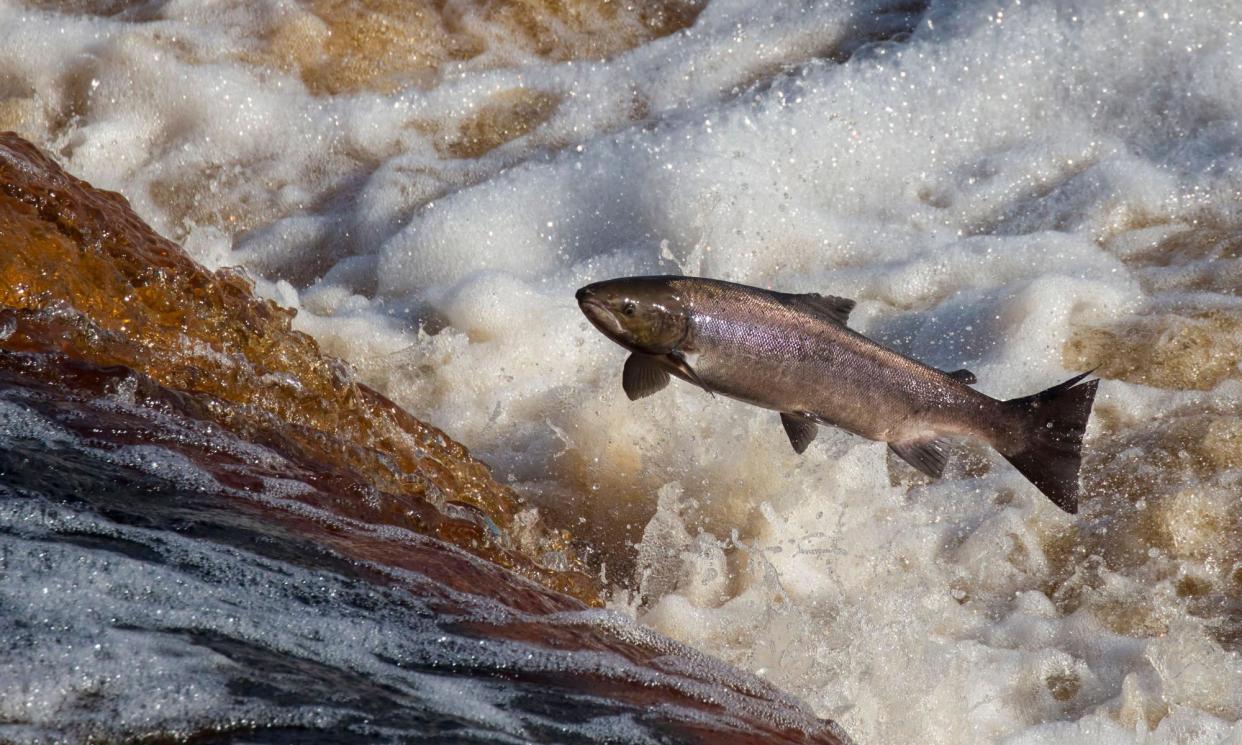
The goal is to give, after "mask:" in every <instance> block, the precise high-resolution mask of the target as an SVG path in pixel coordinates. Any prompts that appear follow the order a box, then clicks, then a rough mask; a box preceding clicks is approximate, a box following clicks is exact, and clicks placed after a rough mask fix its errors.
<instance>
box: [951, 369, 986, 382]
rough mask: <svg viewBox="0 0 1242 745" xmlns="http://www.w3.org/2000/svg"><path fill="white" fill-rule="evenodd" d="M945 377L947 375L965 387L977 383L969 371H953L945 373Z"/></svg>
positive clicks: (977, 380) (976, 379)
mask: <svg viewBox="0 0 1242 745" xmlns="http://www.w3.org/2000/svg"><path fill="white" fill-rule="evenodd" d="M945 375H948V376H949V377H950V378H953V379H954V380H956V381H958V382H959V383H965V384H966V385H974V384H975V383H978V382H979V379H978V378H976V377H975V374H974V373H972V372H971V371H970V370H965V369H963V370H954V371H953V372H946V373H945Z"/></svg>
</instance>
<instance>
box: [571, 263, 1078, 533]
mask: <svg viewBox="0 0 1242 745" xmlns="http://www.w3.org/2000/svg"><path fill="white" fill-rule="evenodd" d="M577 300H578V305H579V307H580V308H581V309H582V312H583V313H584V314H586V317H587V318H588V319H590V321H591V323H593V324H594V325H595V327H596V328H598V329H599V330H600V331H602V332H603V333H604V335H605V336H607V337H608V338H610V339H612V340H613V341H615V342H617V343H618V344H620V345H621V346H623V347H625V348H626V349H628V350H630V352H631V354H630V356H629V358H628V359H626V361H625V368H624V371H623V373H622V376H621V382H622V386H623V387H624V388H625V393H626V395H627V396H629V398H630V400H636V399H639V398H642V397H644V396H650V395H651V394H653V393H656V392H657V391H660V390H661V389H663V388H664V387H665V386H666V385H668V381H669V376H671V375H674V376H677V377H678V378H681V379H682V380H685V381H687V382H689V383H691V384H693V385H696V386H698V387H700V388H702V389H703V390H705V391H707V392H708V393H712V394H715V393H719V394H721V395H723V396H728V397H730V398H734V399H737V400H739V401H744V402H746V403H749V404H753V405H755V406H761V407H763V408H765V409H773V410H775V411H778V412H780V417H781V424H783V425H784V427H785V432H786V434H788V435H789V442H790V444H792V445H793V448H794V450H795V451H796V452H798V453H799V454H801V453H802V452H804V451H805V450H806V449H807V447H808V446H809V445H810V444H811V441H812V440H814V439H815V435H816V434H817V432H818V428H817V425H819V424H827V425H833V426H836V427H840V428H841V429H844V430H846V431H849V432H853V433H854V434H857V435H861V436H863V437H866V438H869V439H872V440H878V441H881V442H886V443H888V446H889V448H891V449H892V451H893V452H894V453H896V454H897V455H898V456H899V457H901V458H902V459H903V460H905V461H906V462H907V463H909V464H910V465H912V466H914V467H915V468H917V469H918V470H920V471H922V472H923V473H925V474H927V475H928V476H931V477H933V478H938V477H939V476H940V475H941V474H942V473H943V472H944V467H945V463H946V461H947V455H946V452H945V448H944V445H943V442H942V438H943V437H945V436H964V437H971V438H976V439H979V440H982V441H984V442H986V443H987V444H989V445H990V446H991V447H993V448H995V449H996V450H997V451H998V452H999V453H1000V454H1001V455H1003V456H1004V457H1005V458H1006V459H1007V460H1008V461H1009V462H1010V463H1012V464H1013V465H1014V466H1015V467H1016V468H1017V469H1018V470H1019V471H1020V472H1021V473H1022V475H1023V476H1025V477H1026V478H1027V479H1029V480H1030V481H1031V483H1033V484H1034V485H1035V486H1036V487H1037V488H1038V489H1039V490H1040V491H1041V492H1043V494H1044V495H1046V496H1047V497H1048V498H1049V499H1051V500H1052V501H1053V503H1055V504H1056V505H1057V506H1058V507H1060V508H1061V509H1063V510H1065V511H1066V512H1069V513H1075V512H1077V511H1078V491H1079V487H1078V472H1079V468H1080V466H1081V463H1082V455H1081V448H1082V437H1083V430H1084V429H1085V428H1086V426H1087V419H1088V417H1090V415H1091V404H1092V402H1093V401H1094V400H1095V392H1096V386H1097V385H1098V384H1099V380H1088V381H1085V382H1084V381H1083V379H1084V378H1085V377H1086V376H1087V375H1088V374H1089V373H1083V374H1082V375H1077V376H1075V377H1073V378H1070V379H1069V380H1067V381H1065V382H1063V383H1061V384H1059V385H1055V386H1053V387H1051V388H1049V389H1048V390H1046V391H1043V392H1041V393H1036V394H1034V395H1032V396H1025V397H1023V398H1015V399H1012V400H1009V401H1000V400H998V399H994V398H992V397H990V396H987V395H985V394H983V393H980V392H979V391H976V390H975V389H973V388H971V387H970V385H971V384H973V383H974V382H975V376H974V374H972V373H971V372H970V371H968V370H954V371H952V372H944V371H942V370H937V369H936V368H934V367H929V366H928V365H925V364H923V363H921V362H919V361H917V360H914V359H911V358H910V357H907V356H905V355H903V354H900V353H898V352H895V351H893V350H891V349H889V348H887V347H885V346H883V345H881V344H878V343H876V342H874V341H872V340H870V339H868V338H867V337H865V336H863V335H862V334H859V333H857V332H856V331H854V330H852V329H850V328H848V327H847V326H846V321H847V320H848V318H849V314H850V311H851V310H853V308H854V301H853V300H847V299H845V298H840V297H833V296H831V295H818V294H815V293H808V294H802V295H795V294H789V293H784V292H774V291H771V290H763V289H760V288H757V287H748V286H746V285H739V284H734V283H732V282H722V281H719V280H712V279H700V278H695V277H678V276H666V277H626V278H622V279H612V280H608V281H606V282H597V283H595V284H592V285H588V286H586V287H583V288H582V289H581V290H578V293H577Z"/></svg>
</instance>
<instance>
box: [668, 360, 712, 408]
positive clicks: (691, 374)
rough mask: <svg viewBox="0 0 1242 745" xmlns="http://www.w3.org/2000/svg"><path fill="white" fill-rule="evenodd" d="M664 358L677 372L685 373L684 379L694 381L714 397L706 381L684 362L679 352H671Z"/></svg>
mask: <svg viewBox="0 0 1242 745" xmlns="http://www.w3.org/2000/svg"><path fill="white" fill-rule="evenodd" d="M665 359H666V360H668V362H669V364H671V365H672V366H673V367H674V368H676V370H677V372H679V373H681V374H682V375H685V376H686V379H687V380H689V381H690V382H691V383H694V384H695V385H697V386H698V387H700V388H702V389H703V390H705V391H707V392H708V393H709V394H710V395H711V396H712V398H715V397H716V394H715V393H712V389H711V388H708V387H707V383H704V382H703V379H702V378H700V377H699V374H698V373H696V372H695V371H694V368H693V367H690V363H689V362H686V358H685V357H684V356H682V354H681V353H680V352H673V353H672V354H670V355H669V356H667V357H665Z"/></svg>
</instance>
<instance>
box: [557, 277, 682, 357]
mask: <svg viewBox="0 0 1242 745" xmlns="http://www.w3.org/2000/svg"><path fill="white" fill-rule="evenodd" d="M576 297H577V299H578V307H579V308H581V309H582V312H583V314H585V315H586V317H587V319H589V320H590V321H591V323H592V324H594V325H595V328H597V329H599V330H600V331H602V332H603V333H604V336H607V337H608V338H609V339H612V340H613V341H615V342H616V343H618V344H620V345H621V346H623V347H625V348H626V349H629V350H631V351H634V352H641V353H643V354H654V355H660V354H669V353H671V352H673V351H676V350H677V349H678V347H679V345H681V344H682V343H683V342H685V341H686V339H687V337H688V336H689V330H690V312H689V308H688V307H687V304H686V303H685V302H684V301H683V299H682V296H681V294H680V293H678V292H677V290H676V288H675V287H674V286H673V285H672V283H671V282H670V280H669V278H666V277H627V278H624V279H610V280H607V281H604V282H596V283H595V284H591V285H587V286H586V287H583V288H582V289H581V290H578V293H577V295H576Z"/></svg>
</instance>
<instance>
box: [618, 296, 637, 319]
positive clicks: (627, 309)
mask: <svg viewBox="0 0 1242 745" xmlns="http://www.w3.org/2000/svg"><path fill="white" fill-rule="evenodd" d="M637 310H638V307H637V306H636V305H634V303H632V302H630V301H628V300H627V301H626V302H625V305H622V306H621V312H622V313H624V314H625V315H627V316H632V315H634V313H635V312H636V311H637Z"/></svg>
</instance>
